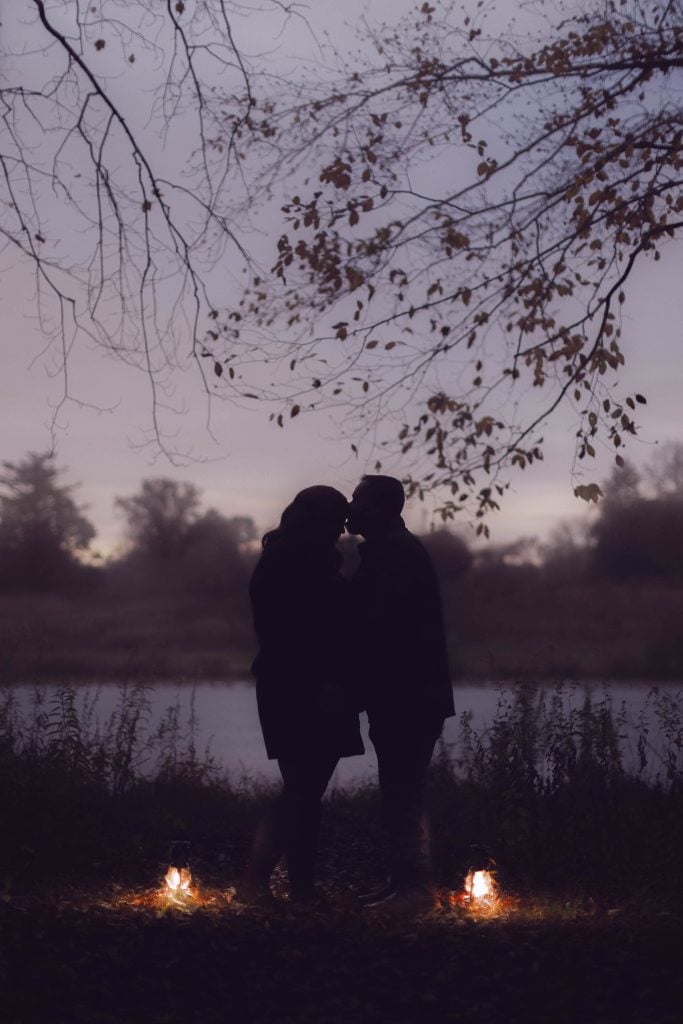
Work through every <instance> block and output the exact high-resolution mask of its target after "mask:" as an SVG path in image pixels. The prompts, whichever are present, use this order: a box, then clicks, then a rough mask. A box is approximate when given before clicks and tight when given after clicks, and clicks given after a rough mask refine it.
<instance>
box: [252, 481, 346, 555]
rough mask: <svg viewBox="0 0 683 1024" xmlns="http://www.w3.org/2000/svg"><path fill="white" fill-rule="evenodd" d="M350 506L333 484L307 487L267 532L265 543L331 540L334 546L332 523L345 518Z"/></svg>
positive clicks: (263, 542) (333, 524)
mask: <svg viewBox="0 0 683 1024" xmlns="http://www.w3.org/2000/svg"><path fill="white" fill-rule="evenodd" d="M347 508H348V502H347V500H346V498H345V497H344V495H343V494H342V493H341V491H338V490H336V489H335V488H334V487H326V486H324V485H322V484H319V485H316V486H314V487H305V488H304V490H303V491H299V493H298V494H297V495H296V497H295V498H294V500H293V501H292V502H290V504H289V505H288V506H287V508H286V509H285V510H284V512H283V513H282V515H281V517H280V525H279V526H277V527H276V528H275V529H274V530H270V531H269V532H268V533H266V535H265V536H264V538H263V541H262V544H263V547H264V548H265V547H266V546H267V545H268V544H272V543H273V542H281V541H287V540H291V541H294V542H296V541H299V540H301V541H310V542H313V543H315V542H316V541H329V543H330V546H332V545H333V544H334V541H335V540H336V538H335V537H333V531H332V527H334V526H336V525H337V524H338V523H339V520H340V519H342V520H343V517H344V515H345V513H346V510H347Z"/></svg>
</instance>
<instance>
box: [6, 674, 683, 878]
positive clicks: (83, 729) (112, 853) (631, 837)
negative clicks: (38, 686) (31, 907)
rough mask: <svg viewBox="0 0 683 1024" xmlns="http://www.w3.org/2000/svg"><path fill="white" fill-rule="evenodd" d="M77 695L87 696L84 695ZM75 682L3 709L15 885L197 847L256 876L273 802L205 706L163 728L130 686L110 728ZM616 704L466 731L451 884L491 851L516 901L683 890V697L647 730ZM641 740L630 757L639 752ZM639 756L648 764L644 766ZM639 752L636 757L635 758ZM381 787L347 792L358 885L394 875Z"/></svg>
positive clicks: (130, 867)
mask: <svg viewBox="0 0 683 1024" xmlns="http://www.w3.org/2000/svg"><path fill="white" fill-rule="evenodd" d="M77 693H78V694H79V701H78V703H77V701H76V695H77ZM82 693H83V691H82V690H78V691H77V690H76V689H74V688H71V687H62V688H60V689H58V690H56V691H55V692H54V693H52V695H51V696H49V697H48V696H46V695H45V693H44V692H43V691H41V690H36V691H34V693H33V696H32V698H31V700H30V701H29V703H28V705H27V704H26V703H25V702H24V703H23V704H22V705H20V704H19V701H18V699H17V696H16V693H15V692H13V691H11V690H8V691H6V692H5V693H4V695H3V696H2V698H1V699H0V808H1V811H0V814H1V817H2V824H3V831H4V834H5V836H6V838H5V840H4V842H3V843H0V870H1V871H2V872H3V876H4V878H5V879H6V882H5V884H10V883H8V882H7V879H8V878H9V879H11V880H12V882H11V884H19V883H21V882H22V881H25V882H27V883H28V882H31V881H34V880H35V879H37V878H42V879H43V880H46V879H51V878H56V877H64V876H70V877H73V876H78V877H79V878H82V877H83V876H96V877H98V878H101V877H102V876H103V875H105V876H106V877H107V878H121V879H124V878H128V879H133V878H135V879H136V880H138V881H144V880H145V879H147V880H150V879H152V878H153V877H157V876H158V874H159V872H160V870H161V868H162V864H163V859H164V857H165V856H166V851H167V849H168V844H169V842H170V841H171V840H172V839H177V838H188V839H191V841H192V843H193V848H194V851H195V860H196V861H197V860H198V861H199V863H200V864H201V865H202V872H203V874H204V876H205V877H207V878H208V877H209V876H210V875H212V874H214V875H216V874H218V875H221V874H222V876H223V877H225V878H226V880H227V879H228V878H230V879H234V878H235V877H236V876H237V875H239V874H240V873H241V871H242V870H243V868H244V864H245V861H246V857H247V851H248V847H249V844H250V841H251V836H252V835H253V831H254V827H255V824H256V822H257V820H258V817H259V815H260V814H261V812H262V808H263V805H264V802H265V801H266V800H267V799H268V798H269V796H270V792H269V791H268V790H267V789H264V788H263V787H261V788H259V787H256V786H250V785H249V784H248V783H243V784H241V785H240V786H237V787H235V786H232V785H231V784H230V783H229V781H228V779H227V777H226V776H225V774H224V773H223V771H222V768H221V766H220V765H219V764H218V763H217V762H216V760H215V759H214V758H213V757H212V755H211V752H210V751H208V750H205V751H198V749H197V745H196V738H195V737H196V724H197V722H196V712H195V708H194V702H192V703H191V706H190V710H189V713H188V714H187V715H186V716H185V717H183V715H182V714H181V710H180V707H179V705H178V704H175V705H173V706H171V707H170V708H168V709H167V711H166V712H165V714H164V715H163V716H162V717H161V719H160V720H158V721H157V722H156V723H154V722H153V721H152V715H151V706H150V689H149V688H148V687H145V686H142V685H130V686H124V687H122V688H121V690H120V693H119V699H118V703H117V705H116V707H115V710H114V712H113V713H112V714H111V715H110V717H109V718H108V719H107V720H105V721H104V722H102V721H100V720H99V718H98V714H97V695H96V694H95V695H94V696H92V697H87V696H86V697H85V698H83V697H82V696H81V695H82ZM637 725H638V728H637V732H636V735H635V736H633V733H632V730H627V729H626V708H625V707H624V706H623V705H614V704H613V702H612V700H611V699H610V697H609V695H608V694H606V693H605V694H597V695H595V694H588V695H586V696H584V697H583V698H582V699H581V700H579V701H578V702H577V700H576V692H575V691H573V690H572V689H571V688H568V687H557V688H556V689H555V690H552V691H547V690H543V689H539V688H535V687H533V686H520V687H517V688H515V689H514V690H512V689H511V690H504V691H501V694H500V698H499V702H498V706H497V710H496V714H495V716H494V719H493V721H492V722H491V724H490V726H489V727H488V728H487V729H486V730H483V731H478V730H476V729H475V728H474V726H473V723H472V717H471V715H470V714H468V713H465V714H463V715H462V716H461V719H460V735H459V738H458V742H457V743H456V744H455V745H453V746H452V747H448V746H446V745H445V744H444V743H442V744H441V745H440V746H439V748H438V750H437V753H436V756H435V758H434V761H433V765H432V779H431V819H432V828H431V838H432V853H433V861H434V867H435V873H436V877H437V881H438V882H439V883H441V884H443V885H446V886H448V887H457V886H458V885H459V884H460V881H461V880H462V877H463V875H464V872H465V870H466V867H467V858H468V849H469V846H470V844H472V843H474V842H477V843H484V844H485V845H487V846H488V847H489V849H490V851H491V853H492V855H493V856H494V858H495V859H496V861H497V862H498V864H499V867H500V873H501V878H502V880H503V881H504V883H505V884H506V885H508V886H512V887H516V888H521V889H524V888H538V887H541V888H547V889H551V890H555V891H556V890H561V891H571V890H576V889H577V887H578V888H581V889H582V890H586V891H590V892H592V893H595V894H598V893H601V894H604V895H605V897H606V898H607V897H608V896H609V897H611V895H612V894H617V895H618V894H623V893H624V892H627V891H632V890H634V889H635V890H637V891H639V892H641V893H646V894H651V895H653V896H654V895H655V892H656V891H658V890H660V889H661V887H662V886H665V887H666V888H667V890H668V891H669V892H676V893H678V894H679V895H680V894H682V893H683V867H682V864H681V861H682V858H681V857H680V850H681V847H682V846H683V813H682V812H683V784H682V783H683V759H682V757H683V755H682V750H683V702H682V701H681V698H680V695H679V696H676V695H672V694H671V693H670V692H668V691H662V692H659V691H657V690H653V691H652V692H651V694H650V697H649V699H648V702H647V704H646V705H645V707H644V709H643V711H642V712H641V716H640V720H639V722H638V723H637ZM629 744H630V745H631V747H632V748H633V749H629ZM634 753H635V756H634ZM627 754H628V756H626V755H627ZM382 850H383V845H382V835H381V828H380V823H379V807H378V799H377V791H376V787H374V786H366V787H362V788H361V789H359V790H357V791H355V792H341V793H334V794H333V796H332V798H331V799H330V801H329V804H328V807H327V809H326V815H325V827H324V830H323V836H322V849H321V862H322V863H321V873H322V875H323V877H324V876H325V875H327V877H328V878H331V879H332V882H333V884H336V885H342V886H343V887H345V888H348V887H351V888H353V886H354V885H356V884H357V883H358V884H360V883H362V882H364V881H365V882H367V881H368V880H369V879H370V880H372V879H373V878H376V879H377V880H379V879H380V878H381V877H382V874H383V871H384V869H385V864H384V860H383V857H382Z"/></svg>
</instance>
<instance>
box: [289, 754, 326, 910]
mask: <svg viewBox="0 0 683 1024" xmlns="http://www.w3.org/2000/svg"><path fill="white" fill-rule="evenodd" d="M338 760H339V758H338V757H337V756H336V755H333V756H331V755H329V754H326V755H315V754H311V755H308V756H306V757H300V758H296V759H293V758H287V759H281V760H279V761H278V764H279V765H280V771H281V772H282V778H283V782H284V788H283V793H282V806H283V810H284V838H285V849H286V854H287V870H288V872H289V882H290V889H291V896H292V898H293V899H295V900H305V899H308V898H310V896H311V895H312V894H313V883H314V880H315V858H316V854H317V850H318V833H319V831H320V814H321V807H320V801H321V800H322V797H323V794H324V792H325V790H326V789H327V784H328V782H329V781H330V779H331V778H332V773H333V772H334V769H335V768H336V766H337V762H338Z"/></svg>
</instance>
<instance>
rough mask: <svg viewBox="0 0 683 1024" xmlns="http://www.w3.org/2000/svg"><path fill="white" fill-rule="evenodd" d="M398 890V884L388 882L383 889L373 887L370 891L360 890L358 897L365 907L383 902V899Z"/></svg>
mask: <svg viewBox="0 0 683 1024" xmlns="http://www.w3.org/2000/svg"><path fill="white" fill-rule="evenodd" d="M395 892H396V886H395V885H393V884H392V883H391V882H387V884H386V885H383V886H382V888H381V889H371V890H370V892H359V893H358V894H357V896H356V899H357V900H358V902H359V903H360V904H361V906H363V907H372V906H374V905H375V904H376V903H381V902H382V900H386V899H387V898H388V897H389V896H393V895H394V893H395Z"/></svg>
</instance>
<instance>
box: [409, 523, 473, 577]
mask: <svg viewBox="0 0 683 1024" xmlns="http://www.w3.org/2000/svg"><path fill="white" fill-rule="evenodd" d="M420 540H421V541H422V543H423V544H424V546H425V548H426V549H427V551H428V553H429V557H430V558H431V560H432V562H433V564H434V568H435V569H436V573H437V576H438V577H439V581H440V582H441V584H442V586H447V585H448V584H449V583H453V582H454V581H455V580H457V579H459V578H460V577H461V576H464V575H465V573H466V572H467V571H468V570H469V568H470V566H471V565H472V561H473V557H472V552H471V551H470V549H469V547H468V545H467V542H466V541H465V540H463V538H462V537H459V536H458V535H457V534H455V533H452V532H451V531H450V530H434V531H433V532H432V533H427V534H423V535H422V536H421V537H420Z"/></svg>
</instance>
